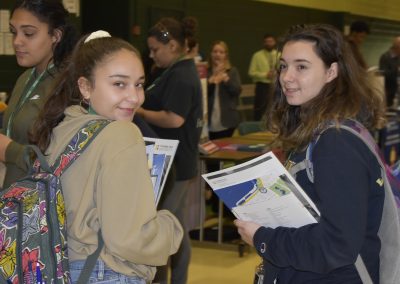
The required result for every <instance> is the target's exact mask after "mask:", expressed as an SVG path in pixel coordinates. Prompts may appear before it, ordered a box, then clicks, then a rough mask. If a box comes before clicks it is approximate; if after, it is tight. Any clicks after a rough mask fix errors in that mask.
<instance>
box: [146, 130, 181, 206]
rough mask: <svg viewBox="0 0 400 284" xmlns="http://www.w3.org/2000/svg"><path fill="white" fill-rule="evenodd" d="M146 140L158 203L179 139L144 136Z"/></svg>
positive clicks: (148, 159)
mask: <svg viewBox="0 0 400 284" xmlns="http://www.w3.org/2000/svg"><path fill="white" fill-rule="evenodd" d="M144 142H145V144H146V154H147V162H148V165H149V170H150V177H151V180H152V182H153V190H154V195H155V199H156V200H155V201H156V204H158V202H159V201H160V197H161V194H162V191H163V189H164V185H165V181H166V180H167V176H168V173H169V170H170V168H171V164H172V161H173V160H174V157H175V153H176V149H177V148H178V144H179V141H178V140H171V139H158V138H149V137H144Z"/></svg>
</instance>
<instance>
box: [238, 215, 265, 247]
mask: <svg viewBox="0 0 400 284" xmlns="http://www.w3.org/2000/svg"><path fill="white" fill-rule="evenodd" d="M233 223H234V224H235V226H236V227H237V228H238V232H239V234H240V236H241V237H242V239H243V241H245V242H246V243H248V244H249V245H251V246H253V247H254V243H253V237H254V234H255V233H256V231H257V230H258V228H260V227H261V225H259V224H257V223H254V222H249V221H242V220H238V219H236V220H235V221H234V222H233Z"/></svg>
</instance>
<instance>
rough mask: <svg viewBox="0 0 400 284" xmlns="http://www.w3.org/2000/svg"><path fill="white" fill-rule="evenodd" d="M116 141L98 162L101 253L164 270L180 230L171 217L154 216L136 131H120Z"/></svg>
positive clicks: (142, 146) (107, 148)
mask: <svg viewBox="0 0 400 284" xmlns="http://www.w3.org/2000/svg"><path fill="white" fill-rule="evenodd" d="M118 138H119V139H113V140H112V141H113V143H109V144H110V145H107V146H106V147H105V149H104V151H105V152H106V153H108V152H110V153H113V154H112V155H110V156H108V155H104V159H103V160H101V169H100V173H99V178H98V185H97V195H96V196H97V197H96V198H97V200H96V201H97V204H98V210H99V219H100V226H101V229H102V235H103V238H104V243H105V248H106V249H107V250H108V251H110V252H111V253H112V254H113V255H115V256H117V257H119V258H121V259H123V260H127V261H129V262H132V263H140V264H145V265H151V266H159V265H164V264H166V263H167V259H168V257H169V256H170V255H171V254H174V253H175V252H176V251H177V250H178V248H179V245H180V242H181V240H182V236H183V230H182V227H181V225H180V224H179V222H178V220H177V219H176V218H175V217H174V216H173V215H172V214H171V213H170V212H168V211H165V210H163V211H159V212H157V211H156V206H155V201H154V199H155V198H154V193H153V187H152V182H151V180H150V173H149V169H148V165H147V158H146V153H145V146H144V141H143V138H142V136H141V134H140V133H139V130H138V129H137V128H136V127H134V128H132V131H131V132H129V131H126V128H125V132H122V133H121V132H120V131H118ZM127 141H129V143H127ZM114 142H115V143H114ZM111 144H112V145H111ZM118 149H119V150H118Z"/></svg>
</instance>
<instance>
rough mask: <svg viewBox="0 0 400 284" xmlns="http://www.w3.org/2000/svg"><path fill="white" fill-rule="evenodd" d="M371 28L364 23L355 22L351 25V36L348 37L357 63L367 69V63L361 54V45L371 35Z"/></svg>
mask: <svg viewBox="0 0 400 284" xmlns="http://www.w3.org/2000/svg"><path fill="white" fill-rule="evenodd" d="M369 32H370V30H369V26H368V24H367V23H366V22H364V21H354V22H352V23H351V25H350V34H349V35H348V36H347V42H348V43H349V44H350V48H351V51H352V52H353V56H354V57H355V59H356V61H357V63H358V64H359V65H360V66H361V67H363V68H364V69H367V68H368V66H367V63H366V62H365V59H364V57H363V55H362V53H361V50H360V48H361V45H362V43H363V42H364V41H365V39H366V37H367V35H368V34H369Z"/></svg>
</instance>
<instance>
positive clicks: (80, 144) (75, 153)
mask: <svg viewBox="0 0 400 284" xmlns="http://www.w3.org/2000/svg"><path fill="white" fill-rule="evenodd" d="M109 123H110V120H107V119H98V120H91V121H89V122H88V123H87V124H85V125H84V126H83V127H82V128H81V129H80V130H79V131H78V132H77V133H76V134H75V136H74V137H72V139H71V141H70V142H69V143H68V145H67V146H66V147H65V149H64V151H63V153H61V155H60V156H59V157H58V158H57V159H56V161H55V162H54V164H53V166H52V169H53V170H52V172H53V173H54V174H55V175H56V176H61V174H62V173H63V172H64V171H65V170H66V169H67V168H68V167H69V166H70V165H71V164H72V162H73V161H75V160H76V159H77V158H78V157H79V156H80V155H81V154H82V152H83V151H84V150H85V149H86V147H88V146H89V145H90V143H91V142H92V141H93V140H94V138H95V137H96V136H97V134H99V133H100V131H101V130H102V129H103V128H104V127H105V126H107V125H108V124H109Z"/></svg>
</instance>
